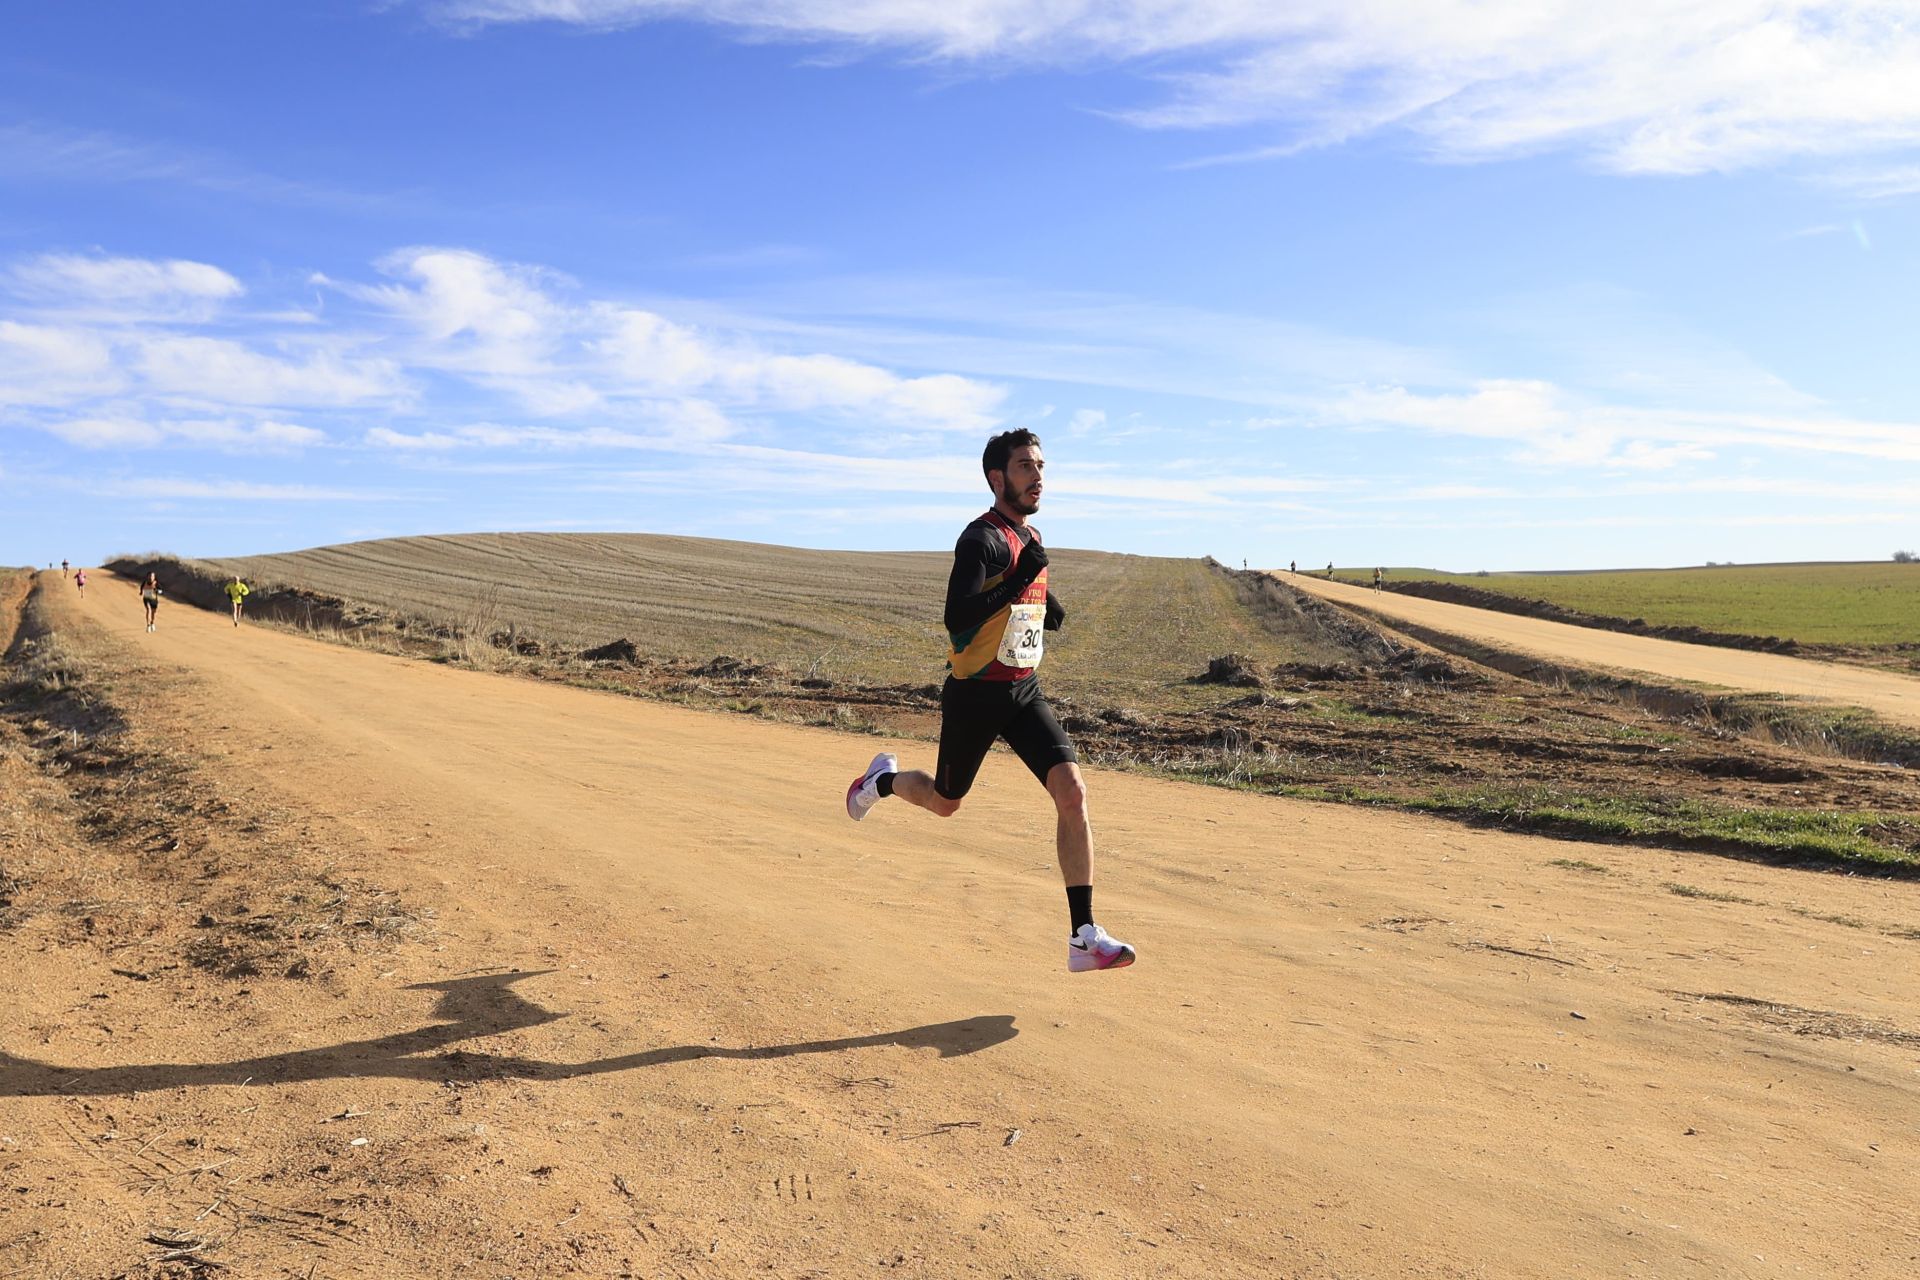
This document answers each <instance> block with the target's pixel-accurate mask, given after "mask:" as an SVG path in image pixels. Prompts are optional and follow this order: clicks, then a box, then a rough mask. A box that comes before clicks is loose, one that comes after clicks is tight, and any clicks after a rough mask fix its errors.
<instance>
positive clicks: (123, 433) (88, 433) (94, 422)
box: [47, 418, 166, 449]
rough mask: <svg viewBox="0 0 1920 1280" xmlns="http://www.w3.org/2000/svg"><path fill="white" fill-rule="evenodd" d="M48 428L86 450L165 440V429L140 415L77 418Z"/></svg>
mask: <svg viewBox="0 0 1920 1280" xmlns="http://www.w3.org/2000/svg"><path fill="white" fill-rule="evenodd" d="M47 430H48V431H50V432H52V433H53V434H54V435H56V436H59V437H60V438H61V439H62V440H65V441H66V442H67V443H68V444H74V445H79V446H80V447H81V448H83V449H145V448H151V447H152V446H154V445H156V444H159V443H160V442H161V441H162V440H164V439H166V432H164V431H162V430H161V429H160V428H159V427H156V426H154V425H153V424H152V423H151V422H146V421H144V420H142V419H139V418H74V419H72V420H70V421H67V422H55V423H52V424H50V425H49V426H48V427H47Z"/></svg>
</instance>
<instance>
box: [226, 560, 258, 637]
mask: <svg viewBox="0 0 1920 1280" xmlns="http://www.w3.org/2000/svg"><path fill="white" fill-rule="evenodd" d="M251 590H253V588H251V587H249V586H248V585H247V584H246V583H244V582H242V581H240V575H239V574H237V573H236V574H234V575H233V581H232V582H229V583H228V584H227V599H229V600H231V601H233V625H234V626H236V627H237V626H239V625H240V608H241V605H242V604H243V603H244V602H245V601H246V598H247V593H248V592H249V591H251Z"/></svg>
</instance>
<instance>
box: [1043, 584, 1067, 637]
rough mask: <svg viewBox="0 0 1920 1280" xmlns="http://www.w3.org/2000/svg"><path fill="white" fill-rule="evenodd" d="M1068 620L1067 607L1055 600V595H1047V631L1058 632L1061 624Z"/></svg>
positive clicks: (1050, 593)
mask: <svg viewBox="0 0 1920 1280" xmlns="http://www.w3.org/2000/svg"><path fill="white" fill-rule="evenodd" d="M1066 620H1067V608H1066V606H1065V605H1063V604H1061V603H1060V602H1059V601H1058V600H1055V599H1054V598H1053V593H1052V592H1051V591H1049V592H1048V593H1047V621H1046V624H1045V630H1048V631H1058V630H1059V629H1060V624H1061V623H1063V622H1065V621H1066Z"/></svg>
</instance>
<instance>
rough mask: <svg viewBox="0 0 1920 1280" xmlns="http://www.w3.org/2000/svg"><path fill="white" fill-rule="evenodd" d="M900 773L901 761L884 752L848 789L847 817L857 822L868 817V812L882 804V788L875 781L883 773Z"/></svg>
mask: <svg viewBox="0 0 1920 1280" xmlns="http://www.w3.org/2000/svg"><path fill="white" fill-rule="evenodd" d="M898 772H900V761H899V760H897V759H896V758H894V757H893V756H890V755H888V754H887V753H886V752H884V751H882V752H881V753H880V754H879V755H877V756H875V757H874V758H873V763H872V764H869V765H868V766H867V771H866V772H865V773H863V774H861V775H860V776H859V777H857V778H855V779H854V780H853V785H852V786H850V787H848V788H847V816H848V817H849V818H852V819H853V820H854V821H855V822H858V821H860V819H862V818H864V817H866V816H867V810H869V809H871V808H873V806H875V805H876V804H879V803H880V788H879V786H878V784H877V783H876V782H875V781H874V780H875V779H876V778H878V777H879V776H880V775H881V774H883V773H898Z"/></svg>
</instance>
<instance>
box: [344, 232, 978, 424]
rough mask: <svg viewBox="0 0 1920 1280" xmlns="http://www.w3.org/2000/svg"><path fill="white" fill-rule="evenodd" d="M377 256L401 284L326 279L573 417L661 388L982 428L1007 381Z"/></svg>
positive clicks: (507, 271)
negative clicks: (768, 343)
mask: <svg viewBox="0 0 1920 1280" xmlns="http://www.w3.org/2000/svg"><path fill="white" fill-rule="evenodd" d="M381 266H382V268H383V269H384V270H386V271H387V272H388V273H389V274H391V275H393V276H396V277H398V278H399V280H400V283H395V284H384V285H357V284H352V283H342V282H339V281H332V280H327V279H325V278H324V277H319V278H317V282H318V283H322V284H326V285H329V286H332V287H334V288H338V289H341V290H343V291H344V292H346V293H348V294H349V295H351V296H353V297H356V298H359V299H360V300H362V301H365V302H369V303H372V304H373V305H375V306H376V307H379V308H380V309H381V310H383V311H384V312H386V313H387V315H389V316H390V317H391V318H392V319H393V320H394V321H395V322H397V323H398V324H399V325H400V326H401V328H402V335H401V337H400V339H399V349H401V350H403V351H404V353H405V357H406V359H407V361H408V363H409V364H414V365H418V366H421V367H424V368H430V369H434V370H438V371H441V372H446V373H450V374H454V375H457V376H460V377H463V378H467V379H469V380H471V381H473V382H476V383H478V384H480V385H482V386H484V387H487V388H490V389H492V390H496V391H502V392H506V393H508V394H510V395H512V396H514V397H515V398H516V399H518V401H519V402H520V404H521V406H522V407H523V408H525V409H526V410H527V411H528V412H531V413H534V414H536V415H539V416H544V417H551V418H561V417H578V416H580V415H583V414H587V413H589V412H591V411H600V410H605V411H606V412H608V413H615V414H617V413H618V412H621V411H625V410H626V409H631V408H632V407H634V406H636V405H637V406H639V408H640V410H641V411H642V412H643V413H644V414H646V415H647V416H658V409H657V405H658V402H662V401H680V402H686V403H707V404H709V405H710V406H717V408H715V409H714V411H713V413H711V414H709V415H708V416H707V424H706V427H704V428H703V430H710V429H712V428H714V427H717V426H718V425H719V424H720V422H721V418H720V413H721V411H722V410H725V409H741V410H748V411H753V412H763V413H795V414H814V415H818V414H821V413H829V414H833V415H835V416H837V417H841V418H846V419H854V420H859V419H863V418H871V419H875V420H878V421H881V422H884V423H887V424H889V425H891V426H895V427H899V428H902V429H906V430H918V431H948V430H964V431H978V430H981V429H983V428H986V427H990V426H992V425H993V424H994V423H995V422H996V421H997V418H996V414H997V411H998V407H999V404H1000V402H1001V400H1002V399H1003V398H1004V395H1005V392H1004V391H1003V390H1002V389H1001V388H999V387H996V386H991V385H989V384H986V383H982V382H978V381H975V380H973V379H969V378H963V377H959V376H957V375H953V374H930V375H926V376H922V377H908V376H902V375H901V374H898V373H895V372H893V371H892V370H890V369H885V368H881V367H880V366H878V365H874V364H869V363H865V362H863V361H859V360H853V359H849V358H847V357H845V356H841V355H836V354H828V353H817V352H816V353H790V352H783V351H774V350H768V349H767V348H766V347H765V346H763V345H762V344H760V343H759V342H757V341H755V340H754V339H753V338H751V337H750V336H748V335H747V334H744V333H740V332H725V331H715V330H712V329H707V328H701V327H697V326H694V325H689V324H685V323H681V322H679V321H676V320H674V319H672V318H670V317H667V316H664V315H661V314H658V313H656V312H653V311H648V310H644V309H641V308H637V307H632V306H628V305H625V304H622V303H618V302H614V301H609V300H585V301H575V300H573V299H572V298H571V297H570V296H569V295H571V294H572V293H574V292H576V291H577V286H576V285H575V284H574V282H573V281H571V280H568V279H567V278H566V277H564V276H561V275H559V274H557V273H553V272H549V271H545V270H543V269H541V268H537V267H528V266H523V265H519V264H511V263H500V262H496V261H494V260H493V259H491V258H488V257H486V256H484V255H482V254H477V253H473V252H470V251H467V250H459V249H438V248H424V249H409V250H405V251H403V252H401V253H397V254H394V255H391V256H389V257H388V258H386V259H384V260H383V261H382V263H381Z"/></svg>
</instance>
